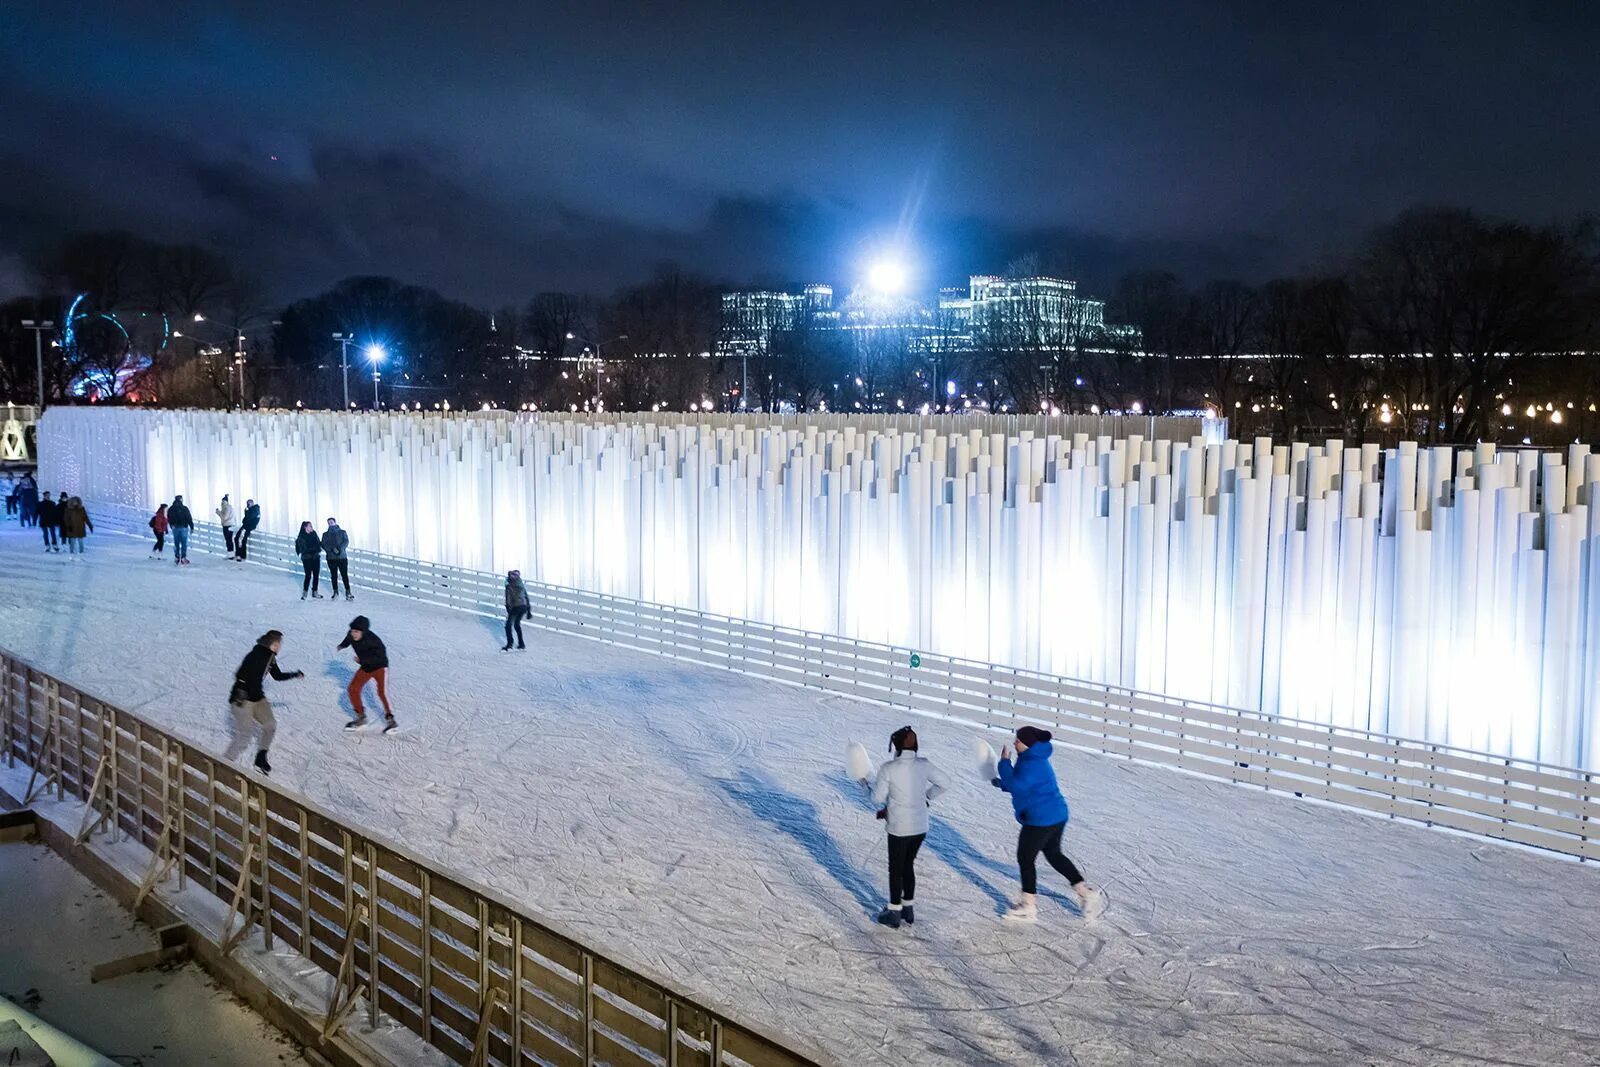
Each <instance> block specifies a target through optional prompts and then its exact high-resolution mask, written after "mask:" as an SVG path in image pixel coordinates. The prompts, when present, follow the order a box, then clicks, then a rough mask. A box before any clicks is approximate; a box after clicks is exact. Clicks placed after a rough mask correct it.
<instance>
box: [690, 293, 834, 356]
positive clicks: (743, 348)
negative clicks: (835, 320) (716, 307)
mask: <svg viewBox="0 0 1600 1067" xmlns="http://www.w3.org/2000/svg"><path fill="white" fill-rule="evenodd" d="M832 312H833V286H831V285H808V286H806V287H805V288H804V289H803V290H801V291H800V292H798V293H786V292H782V291H777V290H747V291H742V292H735V293H723V294H722V323H721V328H720V339H719V344H718V347H719V348H720V349H721V350H722V351H723V352H724V353H725V354H728V355H734V356H754V355H761V354H764V353H765V352H766V351H767V349H768V348H769V347H770V346H771V344H772V338H773V336H774V335H776V334H780V333H784V332H786V331H789V330H793V329H795V328H796V327H798V326H800V325H801V324H802V323H803V322H804V321H805V320H806V319H808V318H810V319H818V318H831V317H832Z"/></svg>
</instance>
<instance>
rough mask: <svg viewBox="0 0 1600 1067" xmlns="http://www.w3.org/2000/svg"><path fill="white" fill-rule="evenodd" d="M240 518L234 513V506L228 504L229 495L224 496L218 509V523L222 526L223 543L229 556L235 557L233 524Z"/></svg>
mask: <svg viewBox="0 0 1600 1067" xmlns="http://www.w3.org/2000/svg"><path fill="white" fill-rule="evenodd" d="M237 518H238V516H236V515H235V514H234V513H233V505H232V504H231V503H229V502H228V494H227V493H223V494H222V503H221V505H219V506H218V507H217V522H218V523H220V524H221V526H222V543H223V544H224V545H225V546H226V547H227V549H228V555H230V556H231V555H233V524H234V521H235V520H236V519H237Z"/></svg>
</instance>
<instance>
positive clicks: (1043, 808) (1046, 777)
mask: <svg viewBox="0 0 1600 1067" xmlns="http://www.w3.org/2000/svg"><path fill="white" fill-rule="evenodd" d="M1050 752H1051V748H1050V742H1048V741H1041V742H1039V743H1038V744H1037V745H1029V746H1028V747H1027V748H1026V749H1025V750H1023V751H1022V752H1019V753H1018V754H1017V761H1016V765H1015V766H1013V765H1012V762H1011V761H1010V760H1004V759H1003V760H1001V761H1000V764H999V767H998V771H999V775H1000V777H998V778H996V779H995V780H994V784H995V785H997V786H999V787H1000V788H1001V789H1004V790H1005V791H1006V792H1007V793H1010V794H1011V807H1012V809H1013V810H1015V811H1016V813H1017V821H1018V822H1019V823H1021V824H1022V825H1023V826H1054V825H1055V824H1056V823H1062V822H1066V821H1067V817H1068V811H1067V800H1066V798H1065V797H1063V796H1062V795H1061V787H1060V786H1059V785H1057V784H1056V772H1055V770H1054V768H1052V767H1051V766H1050Z"/></svg>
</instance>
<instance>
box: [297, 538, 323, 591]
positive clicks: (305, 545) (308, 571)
mask: <svg viewBox="0 0 1600 1067" xmlns="http://www.w3.org/2000/svg"><path fill="white" fill-rule="evenodd" d="M294 550H295V551H296V552H297V553H299V554H300V569H301V570H303V571H305V580H304V581H302V582H301V583H300V599H301V600H304V599H305V598H306V593H308V592H309V593H310V594H311V598H312V599H313V600H321V599H322V594H321V593H319V592H317V590H318V588H319V587H321V585H322V539H321V538H320V537H318V536H317V531H316V530H315V529H314V528H313V527H312V525H311V520H309V519H307V520H306V521H305V522H302V523H301V524H300V533H299V534H298V535H297V536H296V537H295V539H294Z"/></svg>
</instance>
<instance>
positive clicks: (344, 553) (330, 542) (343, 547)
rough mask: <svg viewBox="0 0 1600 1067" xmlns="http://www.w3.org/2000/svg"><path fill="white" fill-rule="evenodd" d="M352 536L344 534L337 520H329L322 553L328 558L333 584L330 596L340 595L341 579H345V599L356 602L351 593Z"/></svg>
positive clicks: (324, 533)
mask: <svg viewBox="0 0 1600 1067" xmlns="http://www.w3.org/2000/svg"><path fill="white" fill-rule="evenodd" d="M349 549H350V535H349V534H347V533H345V532H344V529H343V528H342V527H341V526H340V525H339V522H338V520H337V519H333V518H330V519H328V528H327V529H326V530H325V531H323V534H322V551H323V552H325V553H327V556H328V580H329V581H330V582H332V583H333V592H332V593H331V594H329V595H330V596H334V597H337V596H338V595H339V578H340V577H341V576H342V577H343V578H344V598H345V599H346V600H354V599H355V598H356V595H355V594H354V593H352V592H351V591H350V560H349V557H348V553H349Z"/></svg>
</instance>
